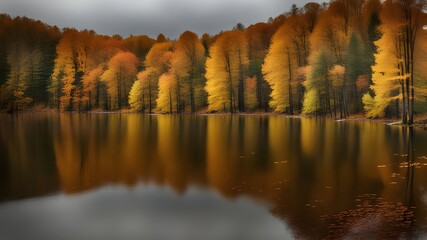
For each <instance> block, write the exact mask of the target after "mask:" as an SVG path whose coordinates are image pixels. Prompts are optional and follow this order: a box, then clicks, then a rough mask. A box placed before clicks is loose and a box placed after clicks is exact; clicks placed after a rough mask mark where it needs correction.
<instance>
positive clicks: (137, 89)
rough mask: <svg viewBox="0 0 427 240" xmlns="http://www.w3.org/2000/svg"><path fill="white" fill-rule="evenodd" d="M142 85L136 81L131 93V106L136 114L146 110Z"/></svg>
mask: <svg viewBox="0 0 427 240" xmlns="http://www.w3.org/2000/svg"><path fill="white" fill-rule="evenodd" d="M142 91H143V89H142V83H141V81H138V80H137V81H135V82H134V83H133V85H132V88H131V90H130V92H129V106H130V109H131V110H132V111H134V112H142V111H143V110H144V105H143V104H144V100H143V99H142V97H143V93H142Z"/></svg>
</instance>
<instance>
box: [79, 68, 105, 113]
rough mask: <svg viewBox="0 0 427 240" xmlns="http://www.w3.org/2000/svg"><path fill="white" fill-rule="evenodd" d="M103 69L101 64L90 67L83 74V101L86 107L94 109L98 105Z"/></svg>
mask: <svg viewBox="0 0 427 240" xmlns="http://www.w3.org/2000/svg"><path fill="white" fill-rule="evenodd" d="M103 71H104V69H103V66H98V67H97V68H94V69H92V70H91V71H89V72H88V73H87V74H85V75H84V76H83V99H82V101H83V103H84V104H86V109H88V110H89V109H92V108H93V107H94V108H95V109H97V108H99V107H100V102H101V91H102V90H101V88H102V84H103V82H102V81H101V75H102V73H103Z"/></svg>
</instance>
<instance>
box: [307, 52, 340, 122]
mask: <svg viewBox="0 0 427 240" xmlns="http://www.w3.org/2000/svg"><path fill="white" fill-rule="evenodd" d="M332 65H333V60H332V57H331V56H330V55H328V53H327V52H326V51H320V52H318V53H317V56H315V58H314V60H313V62H312V63H311V71H310V72H309V73H308V76H307V80H306V81H305V82H304V85H305V87H306V89H307V91H306V93H305V97H304V107H303V113H304V114H307V115H327V114H329V115H330V116H332V108H331V96H332V91H331V89H332V88H331V80H330V75H329V73H330V69H331V68H332Z"/></svg>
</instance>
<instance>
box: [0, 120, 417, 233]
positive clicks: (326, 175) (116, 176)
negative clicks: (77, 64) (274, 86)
mask: <svg viewBox="0 0 427 240" xmlns="http://www.w3.org/2000/svg"><path fill="white" fill-rule="evenodd" d="M0 120H2V119H0ZM2 121H3V120H2ZM5 123H7V124H6V125H8V126H12V127H11V128H10V129H8V128H4V127H3V128H2V129H1V130H2V131H0V142H1V143H7V144H4V145H0V150H1V151H2V152H0V157H1V158H0V166H1V167H2V168H3V167H5V168H7V170H6V174H5V175H2V176H1V177H0V178H1V180H2V183H0V184H3V185H1V186H2V187H3V186H6V187H9V189H7V190H3V189H5V188H1V195H0V197H1V199H5V198H11V196H12V197H13V196H14V195H15V194H16V193H17V192H25V193H27V196H28V195H31V194H32V195H38V194H43V193H46V192H47V191H46V189H50V191H56V190H57V189H58V185H60V186H61V187H62V189H63V191H65V192H66V193H75V192H81V191H86V190H90V189H94V188H97V187H100V186H103V185H105V184H115V183H122V184H126V185H128V186H129V187H132V186H134V185H135V184H137V183H139V182H140V181H143V182H146V183H150V184H156V185H160V186H162V185H164V186H168V187H170V188H172V189H174V191H176V192H177V193H179V194H181V193H183V192H185V191H186V189H188V188H189V187H190V186H194V185H197V186H205V187H209V188H212V189H214V190H216V191H217V192H218V193H220V194H221V195H222V196H223V197H226V198H231V199H233V198H237V197H241V196H249V197H250V198H252V199H257V200H261V201H263V202H268V203H269V206H270V210H271V212H272V213H273V214H274V215H275V216H277V217H279V218H282V219H284V220H285V221H286V222H287V223H288V224H290V226H291V227H292V228H293V230H294V231H295V232H296V233H298V234H302V235H301V237H304V236H305V237H307V238H310V237H316V236H323V235H326V234H327V232H326V229H327V225H326V224H325V223H323V222H322V219H321V218H320V216H321V215H325V214H328V215H329V214H332V215H333V214H335V213H339V212H341V211H344V210H346V211H347V210H348V209H353V210H354V211H360V212H361V213H364V212H363V211H365V212H369V213H372V214H374V215H375V214H377V213H378V212H377V211H376V210H377V209H381V211H383V212H384V213H386V212H388V211H392V210H393V208H397V207H399V209H400V210H399V212H398V213H399V214H400V215H402V216H403V218H404V219H405V221H406V220H408V219H411V220H413V218H409V217H410V214H411V209H410V207H411V206H415V199H416V198H415V197H416V195H414V193H413V192H414V191H415V192H416V191H417V188H414V184H415V183H414V180H416V179H418V178H420V179H422V177H425V174H424V173H423V172H417V176H416V177H415V174H414V171H415V170H414V168H416V165H411V166H412V167H411V168H408V169H405V171H408V172H407V177H406V182H405V187H406V188H405V189H406V196H407V201H406V202H407V203H408V205H407V206H404V207H405V209H407V210H408V212H407V213H401V212H402V211H401V209H403V208H400V207H401V206H400V205H398V204H397V203H396V201H399V200H400V201H401V199H402V193H401V191H398V190H400V188H398V186H399V185H390V179H391V177H390V176H392V175H393V173H397V172H398V171H399V168H398V166H397V167H396V168H397V169H395V168H394V166H392V165H393V153H394V152H393V150H394V149H399V148H400V147H402V145H403V144H404V145H405V148H407V151H409V152H408V156H407V157H408V162H412V164H414V163H415V155H414V154H415V153H414V147H415V145H417V146H423V144H425V140H423V139H424V138H425V135H421V136H422V137H421V138H420V139H417V140H416V141H415V140H414V138H415V135H416V134H415V133H417V132H415V130H413V129H412V130H411V129H407V130H404V129H403V128H388V127H384V126H383V125H382V124H377V123H360V122H344V123H335V122H334V121H329V120H316V119H301V120H300V119H287V118H284V117H281V116H269V117H264V116H251V117H247V116H209V117H206V116H192V115H191V116H190V115H183V116H164V115H161V116H154V115H153V116H146V115H131V114H130V115H119V114H108V115H104V114H79V115H78V114H54V115H49V116H43V117H34V116H30V117H28V118H26V117H25V115H19V116H17V117H16V119H14V120H13V121H12V120H11V119H9V120H7V121H6V120H5ZM14 124H15V125H14ZM40 132H42V133H43V134H41V135H40V134H39V133H40ZM355 135H358V136H357V137H355V138H352V137H350V136H355ZM405 136H406V137H405ZM39 137H42V138H43V139H45V140H43V141H38V142H36V143H33V142H34V139H39ZM404 137H405V138H404ZM405 139H406V140H405ZM402 140H403V141H405V142H404V143H402V142H403V141H402ZM9 143H10V144H9ZM44 143H47V144H44ZM419 144H421V145H419ZM16 146H20V148H21V149H20V150H21V151H18V150H17V147H16ZM23 149H25V150H23ZM417 153H418V152H417ZM397 157H398V158H399V159H401V158H400V157H401V156H400V155H399V156H397ZM4 159H7V160H6V161H5V160H4ZM43 159H44V160H43ZM381 164H386V165H387V166H390V167H387V168H378V167H377V166H378V165H381ZM410 164H411V163H410ZM55 166H56V169H55ZM0 171H5V170H3V169H0ZM423 174H424V175H423ZM402 176H403V175H402ZM3 180H4V181H3ZM58 180H59V182H58ZM393 181H394V180H393ZM28 182H34V183H37V184H38V185H37V188H35V187H33V186H32V185H29V184H28ZM416 183H417V184H418V185H416V186H420V184H421V186H422V184H423V183H422V182H420V181H417V182H416ZM399 184H400V182H399ZM43 186H47V187H43ZM53 186H56V187H53ZM402 186H403V185H402ZM10 189H15V192H12V191H10ZM35 192H37V194H36V193H35ZM365 193H377V195H376V196H369V198H368V199H367V202H368V203H369V206H368V205H367V207H366V208H361V207H357V205H360V204H359V203H357V202H355V199H356V198H357V197H358V196H360V195H363V194H365ZM385 199H388V200H390V201H385ZM362 200H363V199H362ZM362 206H363V205H362ZM361 209H362V210H361ZM349 213H352V212H351V211H349ZM417 213H418V214H419V215H420V216H423V214H424V213H423V210H422V209H417ZM393 214H394V215H393V216H397V215H399V214H397V215H396V212H395V213H393ZM403 214H406V216H404V215H403ZM362 215H363V214H362ZM400 215H399V216H400ZM375 216H376V215H375ZM390 216H391V215H390ZM344 217H346V222H347V223H349V224H350V223H360V222H359V221H357V220H360V219H363V218H360V219H359V218H351V215H345V216H344ZM363 217H366V216H363ZM387 219H389V220H390V223H391V224H394V223H395V221H394V220H392V217H390V218H387ZM417 224H419V223H417ZM357 226H359V225H357ZM392 226H394V225H392ZM307 227H310V228H307ZM315 227H317V229H313V228H315ZM396 229H399V228H396Z"/></svg>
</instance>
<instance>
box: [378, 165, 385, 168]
mask: <svg viewBox="0 0 427 240" xmlns="http://www.w3.org/2000/svg"><path fill="white" fill-rule="evenodd" d="M385 167H387V165H378V166H377V168H385Z"/></svg>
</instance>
